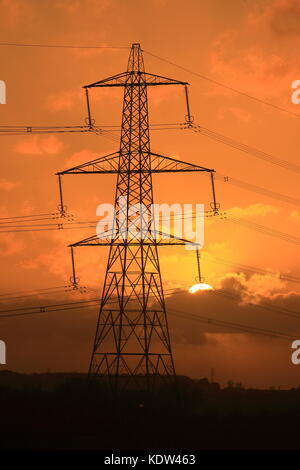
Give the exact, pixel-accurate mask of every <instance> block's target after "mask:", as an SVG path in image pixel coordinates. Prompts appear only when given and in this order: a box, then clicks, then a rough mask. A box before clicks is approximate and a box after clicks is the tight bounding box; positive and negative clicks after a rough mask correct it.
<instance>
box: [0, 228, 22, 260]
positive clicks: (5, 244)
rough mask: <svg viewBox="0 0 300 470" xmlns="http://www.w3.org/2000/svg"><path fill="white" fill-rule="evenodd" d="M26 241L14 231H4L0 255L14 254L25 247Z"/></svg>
mask: <svg viewBox="0 0 300 470" xmlns="http://www.w3.org/2000/svg"><path fill="white" fill-rule="evenodd" d="M25 246H26V245H25V243H24V242H23V241H21V240H20V239H19V237H18V236H16V235H14V234H13V233H2V234H1V239H0V256H1V257H2V256H3V257H4V256H12V255H15V254H17V253H21V252H22V251H23V250H24V249H25Z"/></svg>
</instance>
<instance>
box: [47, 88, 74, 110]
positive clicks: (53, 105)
mask: <svg viewBox="0 0 300 470" xmlns="http://www.w3.org/2000/svg"><path fill="white" fill-rule="evenodd" d="M79 101H83V92H82V89H81V88H78V89H77V88H76V90H66V91H62V92H60V93H56V94H55V95H50V96H48V97H47V98H46V102H45V107H46V108H47V109H48V110H50V111H67V110H68V111H69V110H70V109H74V107H75V106H76V105H77V104H78V103H79Z"/></svg>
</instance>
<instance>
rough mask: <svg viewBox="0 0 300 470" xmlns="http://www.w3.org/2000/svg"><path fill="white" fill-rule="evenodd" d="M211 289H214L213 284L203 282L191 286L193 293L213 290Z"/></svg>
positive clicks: (190, 289)
mask: <svg viewBox="0 0 300 470" xmlns="http://www.w3.org/2000/svg"><path fill="white" fill-rule="evenodd" d="M211 289H212V286H210V285H209V284H205V283H203V282H201V283H200V284H195V285H194V286H192V287H190V288H189V292H190V293H191V294H194V293H195V292H198V291H199V290H211Z"/></svg>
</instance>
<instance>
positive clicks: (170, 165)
mask: <svg viewBox="0 0 300 470" xmlns="http://www.w3.org/2000/svg"><path fill="white" fill-rule="evenodd" d="M150 155H151V157H152V158H151V172H153V173H160V172H179V171H207V172H214V171H215V170H213V169H211V168H205V167H203V166H200V165H195V164H193V163H188V162H185V161H182V160H177V159H175V158H172V157H166V156H165V155H159V154H158V153H153V152H150Z"/></svg>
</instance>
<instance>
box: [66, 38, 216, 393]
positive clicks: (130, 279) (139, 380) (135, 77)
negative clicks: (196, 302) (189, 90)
mask: <svg viewBox="0 0 300 470" xmlns="http://www.w3.org/2000/svg"><path fill="white" fill-rule="evenodd" d="M155 85H185V86H186V85H187V83H186V82H181V81H177V80H173V79H169V78H165V77H161V76H158V75H153V74H149V73H146V72H145V70H144V61H143V55H142V50H141V48H140V45H139V44H133V45H132V47H131V51H130V56H129V60H128V66H127V71H126V72H124V73H121V74H118V75H115V76H113V77H109V78H107V79H104V80H101V81H99V82H96V83H93V84H91V85H87V86H86V87H84V88H85V89H86V95H87V104H88V112H89V118H88V119H89V123H90V125H91V127H92V126H93V123H92V119H91V115H90V106H89V97H88V89H89V88H92V87H105V86H106V87H116V86H123V87H124V98H123V113H122V125H121V139H120V150H119V151H118V152H116V153H114V154H110V155H108V156H107V157H101V158H99V159H97V160H94V161H91V162H88V163H84V164H83V165H79V166H78V167H75V168H71V169H69V170H65V171H63V172H60V173H58V175H59V178H60V177H61V175H64V174H78V173H82V174H87V173H113V174H116V175H117V184H116V193H115V213H116V218H115V221H114V226H113V227H112V228H110V229H109V230H108V229H107V228H106V229H105V230H104V231H103V232H102V233H101V234H97V235H96V236H93V237H90V238H88V239H85V240H82V241H80V242H78V243H75V244H73V245H70V246H71V248H72V249H73V247H75V246H94V245H101V246H109V256H108V262H107V268H106V273H105V278H104V286H103V291H102V298H101V303H100V312H99V317H98V323H97V329H96V335H95V340H94V347H93V351H92V358H91V362H90V368H89V374H90V375H97V376H100V377H102V378H104V380H108V381H109V382H110V383H111V384H112V385H113V387H114V388H115V389H117V388H123V387H131V385H130V383H131V382H134V386H138V387H139V388H142V389H146V390H148V391H149V390H153V389H154V387H155V386H156V385H157V384H159V383H160V382H161V379H162V378H166V379H168V380H169V381H171V382H173V381H175V368H174V362H173V356H172V348H171V342H170V335H169V328H168V320H167V313H166V306H165V299H164V292H163V285H162V278H161V271H160V264H159V256H158V246H160V245H184V244H186V243H187V242H188V241H186V240H183V239H180V238H178V237H175V236H172V235H166V234H163V233H162V232H159V231H158V230H157V229H156V228H155V227H154V229H153V225H151V222H152V224H153V220H152V218H151V207H152V204H153V202H154V201H153V187H152V173H163V172H180V171H206V172H210V174H211V175H212V174H213V171H214V170H211V169H207V168H204V167H200V166H198V165H192V164H190V163H186V162H182V161H179V160H175V159H173V158H170V157H165V156H162V155H158V154H155V153H153V152H151V149H150V137H149V118H148V98H147V87H148V86H155ZM188 110H189V107H188ZM214 202H215V201H214ZM132 207H135V212H134V213H133V212H132V209H131V208H132ZM214 207H215V206H214ZM137 213H138V215H139V217H138V224H137V223H136V214H137ZM133 219H135V222H134V223H133ZM74 279H75V277H74ZM158 377H159V380H157V379H158Z"/></svg>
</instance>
